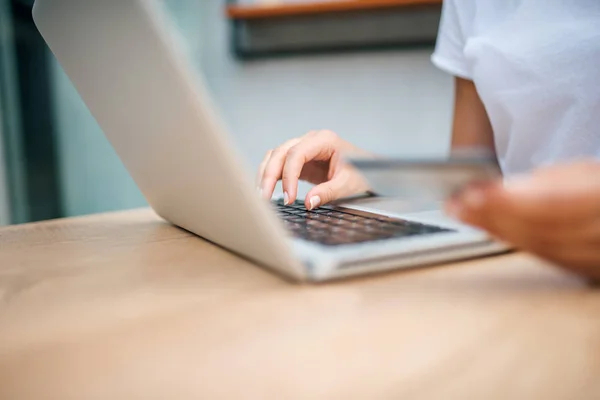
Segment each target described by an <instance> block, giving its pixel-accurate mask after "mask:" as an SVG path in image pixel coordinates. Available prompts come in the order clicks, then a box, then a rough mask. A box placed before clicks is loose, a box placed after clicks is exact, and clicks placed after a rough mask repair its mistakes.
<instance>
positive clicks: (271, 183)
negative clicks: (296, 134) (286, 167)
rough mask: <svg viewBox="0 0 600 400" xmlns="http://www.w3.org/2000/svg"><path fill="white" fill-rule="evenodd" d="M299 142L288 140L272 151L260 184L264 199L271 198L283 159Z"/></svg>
mask: <svg viewBox="0 0 600 400" xmlns="http://www.w3.org/2000/svg"><path fill="white" fill-rule="evenodd" d="M299 141H300V139H292V140H288V141H287V142H285V143H284V144H282V145H281V146H279V147H278V148H276V149H275V150H273V153H272V154H271V157H270V158H269V160H268V161H267V164H266V165H265V170H264V173H263V176H262V180H261V184H260V187H261V191H262V195H263V197H264V198H265V199H270V198H271V197H272V196H273V191H274V190H275V185H277V181H279V179H280V178H281V173H282V171H283V164H284V162H285V158H286V157H287V152H288V150H289V149H290V148H291V147H293V146H294V145H296V144H297V143H298V142H299Z"/></svg>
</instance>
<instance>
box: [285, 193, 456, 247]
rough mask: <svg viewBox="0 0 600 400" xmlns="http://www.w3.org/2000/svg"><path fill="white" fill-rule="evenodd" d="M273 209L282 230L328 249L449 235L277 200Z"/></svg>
mask: <svg viewBox="0 0 600 400" xmlns="http://www.w3.org/2000/svg"><path fill="white" fill-rule="evenodd" d="M274 206H275V210H276V212H277V214H278V215H279V217H280V218H282V219H283V221H284V225H285V227H286V228H287V229H288V230H289V231H290V232H291V233H292V234H293V235H294V236H295V237H297V238H300V239H304V240H308V241H311V242H318V243H320V244H323V245H327V246H337V245H344V244H356V243H362V242H371V241H375V240H385V239H393V238H400V237H408V236H417V235H427V234H432V233H441V232H452V230H450V229H445V228H440V227H437V226H433V225H425V224H420V223H417V222H412V221H406V220H403V219H399V218H390V217H386V216H383V215H378V214H371V213H367V212H363V211H355V210H349V209H346V208H340V207H335V206H324V207H321V208H317V209H315V210H312V211H308V210H307V209H306V208H305V207H304V204H303V203H302V202H301V201H296V202H294V203H293V204H290V205H287V206H286V205H284V204H283V201H282V200H280V201H276V202H274Z"/></svg>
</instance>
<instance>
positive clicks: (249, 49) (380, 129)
mask: <svg viewBox="0 0 600 400" xmlns="http://www.w3.org/2000/svg"><path fill="white" fill-rule="evenodd" d="M302 1H304V3H306V2H309V3H313V2H314V1H312V0H292V1H291V2H292V3H295V4H298V3H301V2H302ZM354 1H357V2H368V1H370V0H354ZM374 1H375V0H374ZM164 2H165V3H166V5H167V8H168V10H169V13H170V14H171V16H172V19H173V22H174V26H175V27H176V29H178V30H179V31H180V33H181V36H182V38H183V39H184V41H185V43H186V45H187V48H188V51H189V55H190V61H191V62H192V63H193V66H194V67H195V69H196V71H197V73H198V74H202V78H203V79H204V81H205V83H206V85H207V86H208V88H209V90H210V92H211V94H212V96H213V98H214V102H215V104H216V105H217V107H218V111H219V112H220V114H221V117H222V118H223V119H224V121H225V123H226V124H227V126H228V128H229V129H230V131H231V134H232V136H233V137H234V139H235V141H236V143H237V144H238V146H239V148H240V149H241V151H242V154H244V155H245V156H246V161H247V166H248V169H249V170H250V171H249V172H251V174H250V176H251V177H253V176H254V171H255V170H256V168H257V167H258V165H259V163H260V161H261V159H262V157H263V155H264V153H265V152H266V151H267V150H268V149H270V148H272V147H274V146H277V145H278V144H280V143H281V142H283V141H285V140H287V139H289V138H292V137H295V136H299V135H302V134H303V133H305V132H306V131H308V130H312V129H331V130H334V131H336V132H338V133H339V134H340V135H342V136H343V137H344V138H346V139H348V140H350V141H352V142H354V143H355V144H357V145H359V146H361V147H364V148H366V149H369V150H371V151H375V152H378V153H382V154H389V155H410V156H420V155H436V154H445V153H446V152H447V149H448V146H449V138H450V119H451V111H452V96H453V95H452V90H453V88H452V79H451V77H450V76H448V75H446V74H444V73H442V72H441V71H438V70H437V69H435V68H434V67H433V65H432V64H431V62H430V60H429V57H430V55H431V52H432V50H433V42H432V39H431V38H430V37H429V38H425V37H419V38H416V39H415V38H414V37H412V38H411V37H409V36H410V33H411V32H414V31H415V29H417V30H418V29H421V28H422V27H423V25H424V23H423V21H424V20H423V18H425V20H427V21H429V22H428V24H429V25H433V22H435V18H436V15H437V17H438V18H439V8H432V9H429V10H428V11H427V12H428V16H423V15H421V16H419V15H416V14H413V15H410V14H406V13H404V14H402V15H400V13H398V12H397V11H398V9H396V8H394V10H392V9H391V8H386V9H385V10H383V9H382V10H379V11H377V12H374V11H369V10H365V11H364V12H362V13H361V14H360V16H359V15H358V14H356V12H354V13H353V14H352V15H339V14H340V13H339V12H338V13H329V14H327V15H325V17H324V14H323V15H322V14H319V15H315V16H313V17H311V16H310V15H308V14H310V13H307V12H305V11H306V10H304V11H302V10H300V12H303V13H305V14H306V15H303V16H300V17H298V18H296V17H294V16H289V15H288V16H285V17H280V18H279V19H278V18H277V16H271V17H269V18H270V19H269V18H262V17H261V18H259V17H257V15H258V14H252V7H254V8H256V7H261V4H260V0H244V1H242V2H241V4H239V5H238V6H239V7H238V8H239V9H238V12H237V14H236V12H232V11H231V10H232V9H230V13H229V16H228V15H227V13H226V7H227V6H230V7H235V6H236V4H234V2H227V1H225V0H164ZM267 2H268V3H271V6H273V7H276V6H281V7H284V8H285V4H281V2H278V1H276V0H269V1H267ZM401 2H402V0H398V3H401ZM274 3H277V4H274ZM346 3H348V1H346ZM379 3H381V2H379ZM388 3H389V2H388ZM372 4H375V2H374V3H372ZM32 5H33V0H0V224H16V223H24V222H30V221H39V220H45V219H51V218H58V217H64V216H76V215H83V214H90V213H98V212H104V211H111V210H120V209H128V208H135V207H140V206H145V205H146V202H145V200H144V197H143V196H142V194H141V193H140V192H139V190H138V189H137V187H136V185H135V183H134V182H133V181H132V179H131V178H130V176H129V174H128V173H127V171H126V170H125V169H124V167H123V165H122V164H121V162H120V160H119V159H118V157H117V155H116V154H115V152H114V151H113V149H112V148H111V147H110V145H109V144H108V142H107V140H106V139H105V137H104V135H103V133H102V131H101V130H100V128H99V127H98V126H97V124H96V122H95V121H94V119H93V118H92V116H91V115H90V113H89V111H88V110H87V108H86V107H85V105H84V104H83V103H82V101H81V99H80V98H79V96H78V94H77V92H76V91H75V89H74V88H73V86H72V85H71V83H70V81H69V79H68V78H67V76H66V75H65V74H64V72H63V71H62V69H61V67H60V66H59V65H58V63H57V62H56V60H55V59H54V57H53V56H52V54H51V53H50V52H49V50H48V49H47V47H46V45H45V43H44V41H43V39H42V38H41V37H40V36H39V34H38V33H37V30H36V28H35V26H34V24H33V21H32V19H31V7H32ZM244 7H245V8H244ZM315 10H317V9H315ZM234 11H235V9H234ZM292 11H293V10H292ZM296 11H298V10H296ZM244 12H245V13H246V14H244ZM248 13H250V14H248ZM394 13H395V14H394ZM342 14H343V13H342ZM244 15H246V17H248V16H250V17H251V18H250V17H248V18H250V19H248V20H246V19H245V18H246V17H245V16H244ZM253 15H254V16H253ZM392 15H396V17H394V18H399V19H393V18H392ZM252 18H254V19H252ZM357 18H360V20H357ZM411 21H412V22H411ZM311 24H313V25H311ZM357 24H360V29H358V30H357V29H355V28H356V26H357ZM386 24H387V25H386ZM298 26H301V27H303V29H299V28H298ZM386 26H387V27H388V28H386ZM353 27H354V28H353ZM389 27H403V28H402V29H405V30H404V31H398V32H395V31H394V29H390V28H389ZM435 28H437V26H430V27H429V30H428V32H429V36H431V31H433V32H434V31H435ZM328 29H329V30H331V33H328V32H329V31H327V30H328ZM392 31H393V32H392ZM282 32H283V33H282ZM357 32H358V33H357ZM390 32H391V33H390ZM244 35H245V36H244ZM303 35H304V36H303ZM310 35H312V36H310ZM356 35H359V36H356ZM360 35H362V36H360ZM390 35H392V36H393V35H396V36H393V38H394V40H391V38H392V36H390ZM402 35H405V36H406V37H408V39H407V40H405V41H402V40H396V39H399V38H400V36H402ZM407 35H408V36H407ZM282 37H285V38H289V41H288V42H285V43H284V42H282V41H281V40H280V39H281V38H282ZM349 37H352V43H351V46H344V44H348V42H346V43H344V38H349ZM363 37H364V38H365V39H364V41H361V40H362V39H361V38H363ZM406 37H405V39H406ZM303 38H304V42H302V39H303ZM327 38H329V39H331V38H333V39H331V40H334V39H335V40H337V41H338V42H333V41H330V42H327V43H324V42H323V40H325V39H327ZM367 39H368V40H367ZM274 40H280V41H279V42H278V43H275V44H272V43H273V41H274ZM319 41H321V42H319ZM265 43H266V44H265ZM298 43H304V45H302V46H295V47H294V46H293V44H298ZM319 43H324V44H323V45H322V46H320V47H319ZM338 44H339V45H338ZM269 46H272V47H269ZM278 46H279V47H278ZM286 46H288V47H286ZM269 49H270V50H269ZM288 50H289V51H288ZM302 191H306V186H303V187H302Z"/></svg>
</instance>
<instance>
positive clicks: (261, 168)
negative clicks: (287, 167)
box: [256, 150, 273, 189]
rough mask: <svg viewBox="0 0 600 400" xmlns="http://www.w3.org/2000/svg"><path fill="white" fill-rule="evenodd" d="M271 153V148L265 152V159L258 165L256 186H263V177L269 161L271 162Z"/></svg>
mask: <svg viewBox="0 0 600 400" xmlns="http://www.w3.org/2000/svg"><path fill="white" fill-rule="evenodd" d="M271 154H273V150H269V151H268V152H267V154H265V157H264V158H263V160H262V161H261V163H260V165H259V167H258V174H257V176H256V186H257V187H258V188H259V189H260V188H261V182H262V178H263V175H264V174H265V168H266V167H267V163H268V162H269V159H270V158H271Z"/></svg>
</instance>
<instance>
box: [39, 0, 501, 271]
mask: <svg viewBox="0 0 600 400" xmlns="http://www.w3.org/2000/svg"><path fill="white" fill-rule="evenodd" d="M163 7H164V4H163V2H162V1H161V0H119V1H100V0H36V2H35V5H34V8H33V17H34V21H35V24H36V25H37V27H38V29H39V31H40V33H41V34H42V36H43V38H44V39H45V41H46V42H47V44H48V46H49V47H50V49H51V51H52V52H53V53H54V55H55V56H56V58H57V59H58V62H59V63H60V64H61V65H62V67H63V68H64V70H65V72H66V73H67V75H68V76H69V78H70V79H71V81H72V82H73V84H74V86H75V87H76V89H77V91H78V92H79V94H80V95H81V97H82V99H83V101H84V102H85V104H86V105H87V107H88V108H89V109H90V111H91V113H92V115H93V116H94V118H95V119H96V121H97V122H98V124H99V125H100V127H101V128H102V130H103V131H104V133H105V135H106V136H107V138H108V140H109V142H110V143H111V145H112V146H113V147H114V149H115V151H116V152H117V154H118V155H119V157H120V159H121V161H122V162H123V164H124V165H125V167H126V168H127V170H128V171H129V173H130V174H131V176H132V177H133V179H134V181H135V182H136V184H137V185H138V187H139V188H140V190H141V191H142V193H143V194H144V196H145V198H146V199H147V201H148V203H149V205H150V206H151V207H152V208H153V209H154V211H155V212H156V213H157V214H158V215H159V216H160V217H162V218H163V219H165V220H166V221H168V222H169V223H171V224H173V225H175V226H178V227H180V228H183V229H185V230H187V231H190V232H192V233H194V234H196V235H197V236H199V237H202V238H204V239H206V240H208V241H211V242H213V243H215V244H217V245H219V246H221V247H223V248H225V249H228V250H229V251H231V252H234V253H236V254H238V255H239V256H242V257H244V258H246V259H249V260H252V261H253V262H254V263H255V264H257V265H260V266H263V267H266V268H269V269H270V270H271V271H274V272H277V273H279V274H281V275H282V276H285V277H288V278H290V279H292V280H298V281H324V280H329V279H334V278H341V277H347V276H351V275H358V274H366V273H373V272H377V271H384V270H390V269H398V268H408V267H418V266H425V265H432V264H437V263H442V262H448V261H451V260H458V259H464V258H470V257H475V256H482V255H486V254H492V253H496V252H500V251H504V250H505V246H504V245H503V244H501V243H497V242H495V241H493V240H491V239H490V238H489V237H488V236H487V235H486V234H484V233H482V232H480V231H478V230H476V229H473V228H470V227H468V226H464V225H461V224H459V223H457V222H455V221H453V220H451V219H449V218H446V217H445V216H444V214H443V213H442V212H441V211H440V210H436V209H422V208H421V209H419V206H418V205H417V206H416V208H415V207H413V206H414V205H413V206H411V205H408V206H407V205H406V204H403V203H402V202H401V201H400V200H391V199H363V200H360V201H356V202H348V203H340V204H335V205H331V206H325V207H321V208H318V209H316V210H313V211H308V210H306V209H305V208H304V206H303V205H302V204H300V203H294V204H291V205H288V206H286V205H283V203H281V202H280V201H279V202H278V201H273V202H268V201H265V200H264V199H261V198H260V196H259V194H258V193H257V190H256V188H255V186H254V184H253V178H254V176H255V171H253V170H251V169H250V168H248V167H247V166H246V165H245V164H244V162H243V159H242V157H241V156H240V154H238V152H237V149H236V147H235V146H234V143H232V141H231V137H230V135H229V134H228V132H227V130H226V128H225V126H224V124H223V122H222V121H221V119H220V118H219V116H218V114H217V113H216V111H215V107H214V106H213V104H212V103H211V98H210V96H209V94H208V93H207V91H206V90H205V86H204V85H203V82H202V77H201V76H199V74H197V73H196V72H195V70H194V69H193V68H192V66H191V65H190V64H189V62H188V58H187V55H186V51H185V49H184V48H183V47H182V43H181V41H180V40H179V38H178V37H177V32H176V30H175V28H174V27H173V26H172V25H171V21H170V20H169V17H168V13H167V12H166V10H164V9H163ZM400 203H402V204H401V206H400V207H398V204H400Z"/></svg>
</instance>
